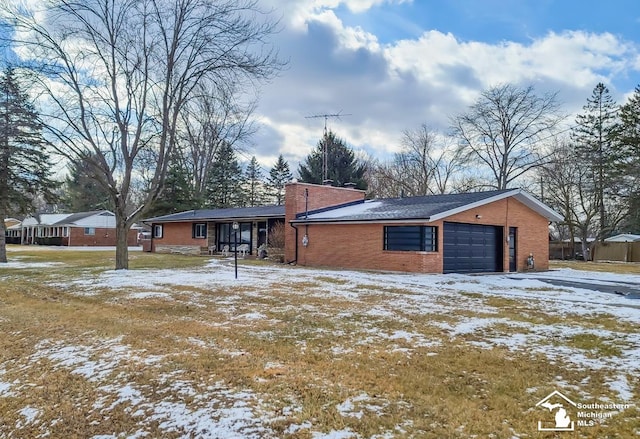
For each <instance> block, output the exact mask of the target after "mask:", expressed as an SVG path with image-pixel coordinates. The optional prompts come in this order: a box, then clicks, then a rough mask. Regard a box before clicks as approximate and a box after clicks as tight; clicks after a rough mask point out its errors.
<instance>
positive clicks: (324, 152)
mask: <svg viewBox="0 0 640 439" xmlns="http://www.w3.org/2000/svg"><path fill="white" fill-rule="evenodd" d="M342 116H351V114H350V113H348V114H342V110H340V111H338V112H337V113H333V114H330V113H325V114H314V115H313V116H305V119H317V118H320V117H324V137H325V138H326V137H327V120H328V119H329V118H330V117H335V118H337V119H340V117H342ZM327 155H328V151H327V144H326V142H325V143H324V145H323V147H322V182H323V183H324V182H325V181H327V171H328V165H327Z"/></svg>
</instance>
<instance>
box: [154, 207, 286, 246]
mask: <svg viewBox="0 0 640 439" xmlns="http://www.w3.org/2000/svg"><path fill="white" fill-rule="evenodd" d="M143 222H144V223H146V224H149V225H150V226H151V242H150V246H149V247H148V250H150V251H153V252H157V253H183V254H194V255H199V254H201V253H202V252H203V251H204V252H208V249H211V250H212V251H215V252H222V251H223V250H224V249H225V247H226V248H227V249H228V250H230V251H233V249H234V248H235V238H236V236H235V234H234V230H233V223H234V222H236V223H238V232H237V243H238V246H240V245H243V244H244V245H245V247H246V246H248V247H249V252H248V253H249V254H253V255H255V254H257V249H258V247H260V246H261V245H263V244H266V243H267V241H268V239H269V231H270V230H271V228H272V227H273V226H274V225H275V224H277V223H282V222H284V206H261V207H239V208H228V209H202V210H189V211H187V212H180V213H174V214H170V215H164V216H159V217H155V218H149V219H145V220H143Z"/></svg>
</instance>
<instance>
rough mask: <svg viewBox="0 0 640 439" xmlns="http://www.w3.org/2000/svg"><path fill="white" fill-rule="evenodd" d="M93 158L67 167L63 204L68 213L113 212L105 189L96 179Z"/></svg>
mask: <svg viewBox="0 0 640 439" xmlns="http://www.w3.org/2000/svg"><path fill="white" fill-rule="evenodd" d="M93 159H95V158H94V157H87V159H85V160H82V161H77V162H74V163H72V164H71V165H70V166H69V176H68V177H67V178H66V180H65V182H64V189H65V193H64V195H63V204H64V206H65V208H66V209H67V210H69V211H70V212H87V211H91V210H100V209H107V210H113V203H112V202H111V197H110V195H109V192H108V191H107V189H105V188H104V186H103V185H101V184H100V182H99V181H98V180H97V179H96V177H95V175H96V169H95V166H94V165H93V161H92V160H93Z"/></svg>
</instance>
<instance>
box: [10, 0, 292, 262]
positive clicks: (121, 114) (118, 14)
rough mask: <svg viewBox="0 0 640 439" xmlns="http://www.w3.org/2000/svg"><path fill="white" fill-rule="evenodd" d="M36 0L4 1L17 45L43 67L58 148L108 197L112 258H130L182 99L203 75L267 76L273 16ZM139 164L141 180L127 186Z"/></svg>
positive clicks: (190, 3)
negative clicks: (90, 171) (29, 3)
mask: <svg viewBox="0 0 640 439" xmlns="http://www.w3.org/2000/svg"><path fill="white" fill-rule="evenodd" d="M40 6H41V7H42V10H39V11H28V10H27V9H25V7H24V5H22V4H19V2H3V5H2V7H1V8H2V13H3V16H4V17H5V18H7V19H8V20H7V22H9V23H10V24H11V26H12V30H13V31H14V33H13V34H12V37H11V38H12V41H11V42H12V43H13V44H14V48H15V50H16V51H17V52H18V53H19V54H20V55H21V56H22V57H23V58H24V59H25V61H26V62H27V63H28V64H31V65H40V66H41V68H42V70H41V71H42V72H43V74H42V75H41V77H40V84H41V86H42V89H43V91H44V93H45V95H46V96H47V98H48V102H47V104H48V107H49V108H50V111H49V112H48V117H49V128H50V130H51V133H52V134H53V135H54V136H55V137H56V138H57V140H58V143H57V144H58V152H59V153H60V154H62V155H63V156H65V157H66V158H67V159H69V160H70V161H72V162H75V161H78V160H90V161H92V164H93V165H94V167H95V169H96V179H97V180H98V181H99V182H100V183H101V184H102V185H103V186H104V187H105V188H107V189H108V191H109V193H110V196H111V197H112V199H113V205H114V206H115V214H116V235H117V250H116V269H123V268H127V267H128V251H127V235H128V231H129V229H130V228H131V226H132V225H133V223H134V222H135V221H136V219H137V218H138V217H139V216H140V215H141V214H142V213H143V212H144V211H145V209H147V208H148V206H150V205H151V203H152V202H153V200H155V199H156V198H157V197H158V194H159V193H160V191H161V189H162V186H163V183H164V180H165V175H166V171H167V166H168V162H169V159H170V158H171V157H172V154H173V153H174V149H175V147H176V144H177V139H178V137H179V128H180V121H181V115H182V113H183V110H184V109H185V106H186V105H187V103H188V102H189V101H190V99H191V98H192V97H193V96H194V94H195V93H197V92H201V90H202V87H201V86H203V87H204V88H205V89H209V90H212V91H213V93H214V94H215V91H217V90H224V89H226V87H227V84H234V85H236V86H237V85H249V84H251V83H252V81H255V80H259V79H263V78H269V77H270V76H272V75H273V74H274V72H275V71H277V69H278V68H279V67H280V66H281V63H280V62H279V61H278V60H277V57H276V56H275V53H274V52H273V50H272V49H271V48H270V46H268V45H267V44H266V43H265V40H266V38H267V37H268V36H270V35H271V34H272V33H273V32H274V31H275V30H276V29H275V26H276V24H275V23H274V22H272V21H270V20H269V19H268V15H265V14H263V13H262V12H261V11H260V10H259V9H258V7H257V2H256V0H139V1H134V0H45V1H43V2H41V3H40ZM215 95H216V96H219V94H215ZM150 157H151V158H152V160H150V159H149V158H150ZM141 160H144V163H140V161H141ZM142 168H144V169H145V172H146V173H147V175H148V180H147V181H148V184H147V187H146V188H145V191H144V194H143V196H141V197H132V196H131V195H132V191H133V190H134V186H135V180H136V177H137V175H138V172H139V170H140V169H142ZM134 199H138V200H139V202H138V203H137V204H136V205H135V206H132V205H131V203H132V200H134Z"/></svg>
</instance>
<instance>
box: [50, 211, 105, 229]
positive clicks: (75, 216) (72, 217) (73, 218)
mask: <svg viewBox="0 0 640 439" xmlns="http://www.w3.org/2000/svg"><path fill="white" fill-rule="evenodd" d="M95 215H97V216H114V214H113V213H111V212H109V211H108V210H94V211H91V212H78V213H72V214H67V217H66V218H64V219H61V220H60V221H58V222H56V223H54V224H52V225H54V226H61V225H65V224H75V223H77V222H78V221H80V220H83V219H85V218H89V217H91V216H95Z"/></svg>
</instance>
